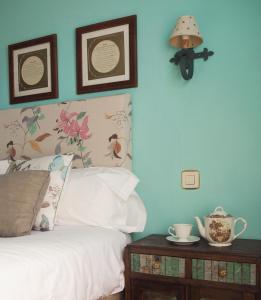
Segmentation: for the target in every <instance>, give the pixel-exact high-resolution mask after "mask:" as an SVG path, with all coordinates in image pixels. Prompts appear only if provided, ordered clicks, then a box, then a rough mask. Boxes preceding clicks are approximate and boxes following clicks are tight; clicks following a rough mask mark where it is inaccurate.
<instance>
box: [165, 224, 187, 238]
mask: <svg viewBox="0 0 261 300" xmlns="http://www.w3.org/2000/svg"><path fill="white" fill-rule="evenodd" d="M191 230H192V224H173V225H172V226H169V229H168V233H169V234H170V235H172V236H173V237H174V238H177V239H178V240H179V241H180V242H182V241H187V239H188V237H189V236H190V234H191Z"/></svg>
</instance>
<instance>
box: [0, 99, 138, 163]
mask: <svg viewBox="0 0 261 300" xmlns="http://www.w3.org/2000/svg"><path fill="white" fill-rule="evenodd" d="M67 153H73V154H74V158H73V167H75V168H86V167H89V166H109V167H119V166H120V167H125V168H128V169H131V161H132V149H131V99H130V95H129V94H123V95H116V96H109V97H101V98H96V99H88V100H81V101H70V102H61V103H56V104H50V105H43V106H34V107H29V106H28V107H24V108H18V109H8V110H0V160H3V159H7V158H8V159H11V160H18V159H31V158H35V157H41V156H45V155H54V154H67Z"/></svg>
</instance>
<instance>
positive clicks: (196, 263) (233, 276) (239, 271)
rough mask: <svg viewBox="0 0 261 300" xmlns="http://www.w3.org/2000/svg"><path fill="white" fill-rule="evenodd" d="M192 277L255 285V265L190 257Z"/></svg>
mask: <svg viewBox="0 0 261 300" xmlns="http://www.w3.org/2000/svg"><path fill="white" fill-rule="evenodd" d="M192 278H193V279H200V280H210V281H220V282H227V283H236V284H247V285H256V265H255V264H247V263H236V262H224V261H214V260H203V259H192Z"/></svg>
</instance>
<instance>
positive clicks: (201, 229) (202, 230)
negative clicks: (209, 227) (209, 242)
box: [194, 217, 206, 238]
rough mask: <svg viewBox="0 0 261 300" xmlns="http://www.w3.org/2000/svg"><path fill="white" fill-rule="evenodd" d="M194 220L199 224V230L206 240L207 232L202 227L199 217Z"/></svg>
mask: <svg viewBox="0 0 261 300" xmlns="http://www.w3.org/2000/svg"><path fill="white" fill-rule="evenodd" d="M194 218H195V220H196V222H197V225H198V230H199V232H200V235H201V236H202V237H203V238H206V230H205V227H204V226H203V225H202V223H201V220H200V218H199V217H194Z"/></svg>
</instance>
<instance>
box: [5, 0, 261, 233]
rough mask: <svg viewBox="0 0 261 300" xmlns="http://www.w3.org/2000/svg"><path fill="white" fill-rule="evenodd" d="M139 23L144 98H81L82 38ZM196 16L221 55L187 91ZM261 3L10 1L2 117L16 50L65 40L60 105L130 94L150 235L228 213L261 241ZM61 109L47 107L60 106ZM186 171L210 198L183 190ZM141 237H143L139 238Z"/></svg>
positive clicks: (139, 93)
mask: <svg viewBox="0 0 261 300" xmlns="http://www.w3.org/2000/svg"><path fill="white" fill-rule="evenodd" d="M131 14H137V15H138V59H139V63H138V72H139V87H138V88H136V89H130V90H122V91H116V92H115V91H114V92H105V93H97V94H91V95H90V94H86V95H81V96H78V95H76V91H75V86H76V82H75V28H76V27H79V26H83V25H87V24H92V23H96V22H100V21H104V20H109V19H114V18H118V17H122V16H127V15H131ZM184 14H192V15H195V16H196V18H197V20H198V23H199V25H200V28H201V32H202V35H203V37H204V39H205V43H204V44H203V46H202V47H199V49H201V48H203V47H204V46H206V47H208V48H209V49H211V50H214V51H215V55H214V56H213V57H211V58H210V60H209V61H208V62H203V61H197V62H196V66H195V75H194V78H193V79H192V80H191V81H189V82H185V81H184V80H183V79H181V76H180V74H179V71H178V69H177V67H175V66H173V65H171V64H170V63H169V62H168V60H169V59H170V58H171V57H172V55H173V54H174V52H175V50H174V49H173V48H171V47H170V46H169V45H168V37H169V35H170V33H171V31H172V28H173V26H174V24H175V21H176V19H177V17H179V16H181V15H184ZM260 14H261V2H260V1H259V0H251V1H246V0H219V1H209V0H200V1H198V0H186V1H181V0H163V1H156V0H131V1H128V0H109V1H108V0H74V1H72V0H55V1H53V0H45V1H39V0H38V1H37V0H24V1H15V0H0V28H1V32H0V62H1V64H0V107H1V108H6V107H8V106H9V104H8V98H9V96H8V65H7V45H8V44H12V43H16V42H20V41H24V40H28V39H32V38H36V37H40V36H44V35H48V34H52V33H57V35H58V57H59V88H60V97H59V99H58V101H62V100H73V99H83V98H90V97H97V96H103V95H111V94H118V93H125V92H130V93H131V94H132V96H133V107H134V114H133V121H134V135H133V140H134V155H133V156H134V171H135V173H136V174H137V175H138V176H139V177H140V179H141V183H140V186H139V188H138V191H139V193H140V194H141V196H142V197H143V199H144V201H145V204H146V207H147V210H148V223H147V226H146V230H145V232H144V233H143V234H148V233H153V232H158V233H166V230H167V227H168V225H169V224H172V223H174V222H193V219H192V217H193V216H194V215H199V216H203V215H205V214H206V213H208V212H210V211H212V210H213V209H214V208H215V207H216V206H218V205H223V206H224V207H225V209H226V210H227V211H229V212H231V213H232V214H233V215H235V216H243V217H245V218H246V219H247V220H248V223H249V228H248V230H247V232H246V233H245V234H244V237H252V238H261V184H260V181H261V172H260V171H261V170H260V169H261V117H260V113H261V35H260V28H261V17H260ZM55 101H57V99H56V100H51V101H45V102H42V103H50V102H55ZM182 169H198V170H200V172H201V188H200V189H199V190H195V191H187V190H183V189H181V187H180V173H181V170H182ZM139 236H140V235H139Z"/></svg>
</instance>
